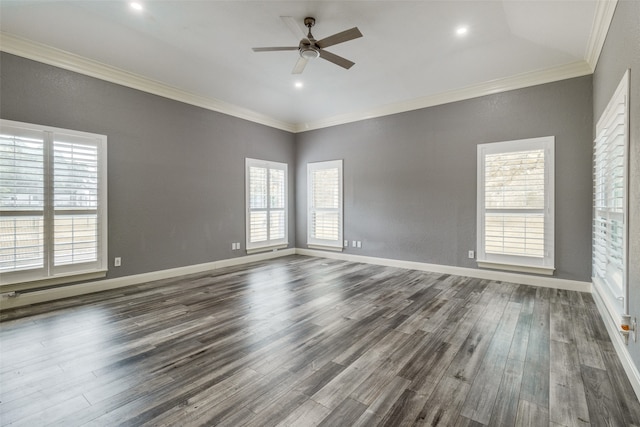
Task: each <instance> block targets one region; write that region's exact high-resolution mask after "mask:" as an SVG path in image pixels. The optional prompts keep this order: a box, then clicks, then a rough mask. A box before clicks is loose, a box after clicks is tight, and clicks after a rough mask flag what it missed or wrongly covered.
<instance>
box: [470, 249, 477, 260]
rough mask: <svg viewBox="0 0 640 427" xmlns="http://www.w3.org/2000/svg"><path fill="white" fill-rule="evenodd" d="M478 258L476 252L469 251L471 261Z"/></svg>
mask: <svg viewBox="0 0 640 427" xmlns="http://www.w3.org/2000/svg"><path fill="white" fill-rule="evenodd" d="M475 257H476V254H475V252H474V251H469V258H470V259H474V258H475Z"/></svg>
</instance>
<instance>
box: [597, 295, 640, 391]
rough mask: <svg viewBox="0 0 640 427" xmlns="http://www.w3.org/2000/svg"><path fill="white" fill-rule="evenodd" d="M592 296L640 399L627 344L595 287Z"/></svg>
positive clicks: (638, 378) (639, 374)
mask: <svg viewBox="0 0 640 427" xmlns="http://www.w3.org/2000/svg"><path fill="white" fill-rule="evenodd" d="M592 295H593V300H594V301H595V302H596V307H598V312H599V313H600V317H601V318H602V321H603V322H604V325H605V327H606V328H607V332H608V333H609V337H610V338H611V342H612V343H613V347H614V348H615V349H616V353H617V354H618V359H620V363H622V367H623V368H624V371H625V373H626V374H627V378H629V381H630V382H631V386H632V387H633V391H635V392H636V397H638V398H640V372H639V371H638V368H637V367H636V365H635V363H633V359H631V354H630V353H629V350H628V348H627V344H625V342H624V338H623V337H622V335H621V334H620V331H619V330H618V325H617V324H616V323H615V321H614V319H613V317H612V315H611V312H610V311H609V309H608V308H607V304H606V303H605V299H604V298H603V297H602V296H601V295H600V290H599V288H598V287H597V286H595V285H594V286H593V291H592Z"/></svg>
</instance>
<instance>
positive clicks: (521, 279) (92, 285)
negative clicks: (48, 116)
mask: <svg viewBox="0 0 640 427" xmlns="http://www.w3.org/2000/svg"><path fill="white" fill-rule="evenodd" d="M293 254H299V255H307V256H317V257H322V258H332V259H340V260H343V261H352V262H362V263H366V264H375V265H384V266H389V267H398V268H406V269H411V270H420V271H429V272H432V273H441V274H454V275H458V276H468V277H475V278H478V279H488V280H500V281H503V282H512V283H520V284H523V285H532V286H542V287H548V288H556V289H564V290H570V291H579V292H591V283H589V282H580V281H575V280H566V279H557V278H553V277H540V276H531V275H526V274H516V273H507V272H501V271H493V270H478V269H474V268H465V267H454V266H449V265H438V264H427V263H423V262H416V261H402V260H395V259H389V258H376V257H367V256H362V255H351V254H345V253H340V252H328V251H320V250H312V249H300V248H297V249H294V248H291V249H284V250H278V251H276V252H263V253H260V254H254V255H247V256H243V257H237V258H230V259H224V260H220V261H213V262H208V263H204V264H197V265H189V266H186V267H178V268H172V269H168V270H160V271H152V272H149V273H142V274H135V275H132V276H125V277H118V278H115V279H106V280H98V281H94V282H87V283H82V284H78V285H71V286H63V287H59V288H51V289H44V290H41V291H34V292H27V293H24V294H17V296H15V297H11V298H7V297H6V296H3V297H2V300H1V301H0V305H1V308H2V309H3V310H5V309H9V308H17V307H22V306H25V305H30V304H37V303H41V302H45V301H53V300H57V299H62V298H69V297H74V296H79V295H85V294H90V293H94V292H100V291H105V290H109V289H117V288H122V287H125V286H131V285H137V284H139V283H145V282H151V281H154V280H161V279H168V278H172V277H178V276H183V275H187V274H194V273H201V272H204V271H210V270H215V269H218V268H223V267H231V266H234V265H241V264H248V263H251V262H255V261H262V260H267V259H271V258H278V257H283V256H287V255H293Z"/></svg>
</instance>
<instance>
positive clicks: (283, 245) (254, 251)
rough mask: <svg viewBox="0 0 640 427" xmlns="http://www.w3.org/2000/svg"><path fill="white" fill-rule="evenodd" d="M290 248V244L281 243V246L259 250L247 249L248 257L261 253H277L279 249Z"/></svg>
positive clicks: (262, 247) (265, 247)
mask: <svg viewBox="0 0 640 427" xmlns="http://www.w3.org/2000/svg"><path fill="white" fill-rule="evenodd" d="M288 246H289V243H281V244H279V245H271V246H261V247H259V248H251V249H247V255H252V254H258V253H260V252H270V251H277V250H278V249H285V248H286V247H288Z"/></svg>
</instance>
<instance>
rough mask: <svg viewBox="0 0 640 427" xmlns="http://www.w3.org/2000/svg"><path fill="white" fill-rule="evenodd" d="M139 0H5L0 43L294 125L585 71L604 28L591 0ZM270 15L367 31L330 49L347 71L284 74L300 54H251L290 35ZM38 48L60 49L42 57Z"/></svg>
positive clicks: (330, 28) (315, 68)
mask: <svg viewBox="0 0 640 427" xmlns="http://www.w3.org/2000/svg"><path fill="white" fill-rule="evenodd" d="M139 1H140V2H141V3H142V4H143V7H144V10H143V11H142V12H136V11H134V10H133V9H131V8H130V6H129V4H128V2H127V1H124V0H122V1H27V0H20V1H12V0H2V1H1V2H0V29H1V31H2V33H3V40H2V44H1V45H0V46H1V47H2V50H5V51H9V52H12V53H18V54H21V52H20V50H21V49H23V50H28V49H25V47H24V46H31V50H32V51H36V50H37V51H39V52H40V55H41V56H42V57H45V56H46V57H47V58H49V59H50V58H53V57H54V56H55V55H67V54H66V53H70V54H73V55H70V56H69V55H67V56H66V57H65V58H66V59H65V60H64V61H62V60H61V61H59V62H60V63H62V64H63V65H67V68H70V69H75V70H82V67H83V65H82V64H83V62H82V61H83V60H85V59H88V60H91V61H90V62H84V64H85V66H86V64H87V63H89V64H93V65H96V64H95V63H94V62H92V61H97V63H99V64H97V66H102V65H101V64H104V65H107V66H108V67H107V68H106V69H108V70H111V71H113V72H114V73H117V72H120V71H124V72H126V73H124V74H121V75H122V76H125V77H123V78H131V79H133V80H136V79H137V80H136V81H138V82H140V81H142V80H141V79H140V77H144V78H145V79H150V80H151V82H150V83H149V84H150V85H156V86H155V87H156V88H157V87H162V88H165V89H166V90H165V92H167V93H169V92H171V91H172V90H173V91H174V92H175V93H178V94H182V95H183V98H184V97H185V96H187V97H188V96H191V95H193V98H192V99H193V100H198V102H193V103H195V104H198V103H200V104H202V105H205V106H206V104H207V103H209V104H210V105H212V106H214V107H213V108H212V109H218V110H221V111H224V110H225V109H228V110H229V112H230V113H231V114H234V111H235V112H236V113H237V114H236V115H238V116H244V117H247V118H251V116H252V115H254V116H255V117H256V118H262V119H256V121H259V122H260V121H262V122H265V123H268V122H269V120H272V121H273V123H274V124H275V126H276V127H281V128H288V129H293V130H301V129H305V128H314V127H320V126H321V124H322V123H326V124H330V123H337V122H340V121H342V122H345V121H350V120H357V119H361V118H364V117H371V116H375V115H380V114H383V113H389V112H395V111H402V110H407V109H411V108H413V107H416V108H417V107H420V106H423V105H427V104H428V103H429V102H431V101H434V100H437V99H440V98H442V99H446V96H445V95H446V94H456V93H457V94H459V95H458V96H459V97H460V96H463V94H465V90H468V91H469V90H470V88H481V89H482V91H484V92H478V94H481V93H488V92H491V91H495V90H497V89H496V88H499V87H500V86H501V84H500V82H515V81H516V80H517V79H518V78H519V77H520V76H529V80H527V81H528V82H529V83H530V84H534V83H535V82H536V79H537V78H538V77H541V79H547V80H548V81H551V80H553V79H559V78H563V77H567V76H569V77H570V76H573V75H584V74H588V73H589V72H591V70H592V68H593V66H594V64H590V63H589V58H590V56H591V57H593V55H594V54H593V50H594V49H599V48H598V46H597V41H596V42H595V43H594V34H595V36H597V34H596V33H597V32H598V31H599V29H600V28H602V27H603V26H604V27H606V28H608V24H607V23H606V22H605V24H602V20H603V18H602V17H601V16H600V15H601V10H602V7H601V6H600V4H599V3H601V2H598V1H597V0H570V1H565V0H551V1H541V0H527V1H516V0H506V1H483V0H475V1H451V0H449V1H340V2H337V1H151V0H139ZM280 16H292V17H294V18H296V19H297V20H298V21H299V22H300V24H302V20H303V19H304V17H305V16H313V17H315V18H316V25H315V27H314V28H313V34H314V36H315V38H316V39H321V38H324V37H326V36H329V35H331V34H334V33H336V32H339V31H342V30H345V29H348V28H351V27H354V26H357V27H358V28H359V29H360V31H361V32H362V34H363V35H364V37H362V38H359V39H355V40H352V41H349V42H346V43H343V44H339V45H336V46H332V47H330V48H328V49H327V50H329V51H331V52H333V53H335V54H338V55H341V56H343V57H346V58H348V59H350V60H352V61H354V62H355V63H356V64H355V65H354V66H353V67H352V68H351V69H350V70H345V69H343V68H340V67H338V66H336V65H334V64H332V63H329V62H327V61H324V60H322V59H320V58H319V59H316V60H314V61H313V62H311V63H309V64H308V65H307V67H306V69H305V71H304V73H303V74H302V75H292V74H291V70H292V68H293V65H294V64H295V62H296V60H297V55H298V54H297V52H295V51H284V52H266V53H255V52H253V51H252V50H251V48H252V47H258V46H296V45H297V43H298V41H299V39H298V38H296V37H295V36H294V35H293V34H292V33H291V31H290V30H289V29H288V28H287V26H286V25H285V24H284V23H283V21H282V20H281V19H280ZM605 20H606V18H605ZM461 25H465V26H467V27H468V28H469V31H468V34H467V35H466V36H465V37H459V36H457V35H456V32H455V30H456V28H457V27H459V26H461ZM606 28H605V33H606ZM600 32H601V30H600ZM600 37H601V38H602V36H600ZM41 45H45V46H41ZM594 45H595V48H594ZM11 46H13V48H11ZM15 46H19V47H15ZM34 46H36V47H37V49H34ZM600 46H601V45H600ZM48 47H53V48H56V49H59V50H61V51H64V52H58V51H50V52H48V53H47V54H46V55H44V54H42V52H44V50H46V49H48ZM65 52H66V53H65ZM598 52H599V50H598ZM23 56H27V57H29V55H27V54H25V55H23ZM32 56H34V57H35V59H38V55H32ZM596 57H597V53H596ZM74 61H76V62H77V64H80V65H77V64H76V65H74V66H72V65H69V64H70V63H72V62H74ZM44 62H47V61H46V60H45V61H44ZM49 62H52V63H55V61H53V60H51V59H50V60H49ZM114 68H115V69H116V70H115V71H114V70H113V69H114ZM556 71H558V72H557V73H556ZM104 73H106V72H103V74H104ZM88 74H91V73H88ZM94 74H95V73H94ZM514 76H515V77H514ZM107 79H108V78H107ZM514 79H516V80H514ZM115 80H117V79H115ZM296 81H301V82H302V83H303V84H304V87H303V88H302V89H296V88H295V87H294V82H296ZM130 85H131V86H134V87H135V86H136V85H135V84H133V83H132V84H130ZM140 85H142V83H140ZM143 86H144V85H143ZM505 87H508V85H507V86H505ZM151 91H153V90H151ZM159 92H160V93H161V92H162V91H159ZM468 93H469V94H470V95H471V96H473V93H474V92H473V91H470V92H468ZM161 94H162V93H161ZM169 96H171V95H169ZM443 96H445V97H444V98H443ZM439 97H440V98H439ZM176 98H180V96H177V97H176ZM454 98H455V97H454ZM428 100H431V101H428Z"/></svg>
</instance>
